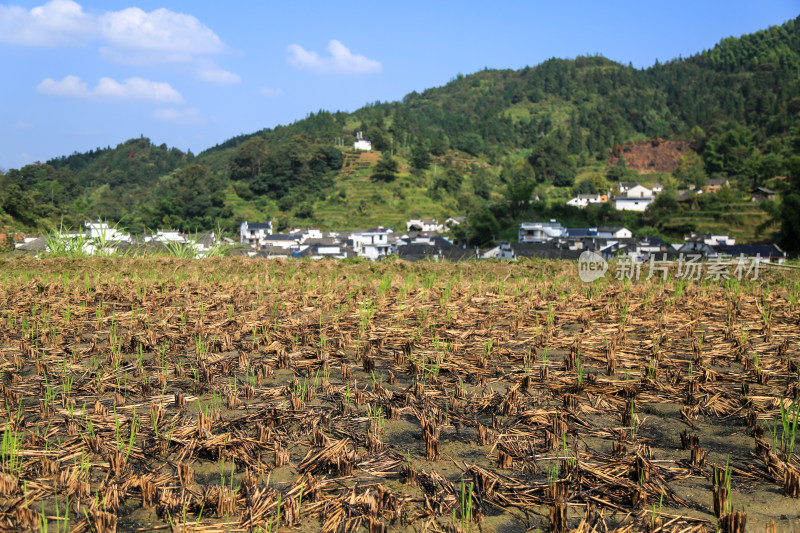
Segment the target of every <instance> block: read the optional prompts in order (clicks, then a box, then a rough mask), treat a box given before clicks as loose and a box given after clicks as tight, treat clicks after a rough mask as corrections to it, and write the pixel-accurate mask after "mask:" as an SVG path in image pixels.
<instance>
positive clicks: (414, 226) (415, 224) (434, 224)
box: [406, 218, 445, 233]
mask: <svg viewBox="0 0 800 533" xmlns="http://www.w3.org/2000/svg"><path fill="white" fill-rule="evenodd" d="M444 229H445V227H444V225H442V224H439V222H438V221H437V220H436V219H435V218H412V219H410V220H408V221H406V231H421V232H423V233H431V232H436V233H441V232H443V231H444Z"/></svg>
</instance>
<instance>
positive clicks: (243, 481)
mask: <svg viewBox="0 0 800 533" xmlns="http://www.w3.org/2000/svg"><path fill="white" fill-rule="evenodd" d="M798 297H800V287H799V286H798V276H797V274H796V271H794V270H780V271H775V272H773V271H770V272H768V273H764V272H763V271H762V273H761V279H760V280H758V281H756V282H741V283H736V282H731V283H722V282H714V281H706V282H702V283H700V282H697V283H684V282H680V281H672V280H668V281H666V282H656V281H655V280H651V281H649V282H645V281H641V282H635V283H620V282H617V281H613V280H609V281H603V282H596V283H594V284H582V283H581V282H580V281H579V280H578V277H577V270H576V267H575V264H574V263H556V262H522V263H520V264H505V263H461V264H431V263H417V264H405V263H394V264H363V263H362V264H342V263H333V262H320V263H308V262H279V261H254V260H242V259H220V260H202V261H179V260H174V259H164V258H156V259H152V258H151V259H105V260H103V259H91V260H74V261H73V260H41V261H37V260H32V259H21V260H20V259H14V260H6V261H3V262H2V263H0V301H2V304H3V307H2V315H1V316H0V365H2V372H3V380H2V385H1V387H2V394H3V397H4V401H3V402H1V403H2V407H0V418H1V419H2V428H1V429H0V431H2V435H3V441H2V450H0V467H2V474H0V529H2V530H4V531H10V530H20V531H23V530H38V529H41V530H45V527H46V528H47V530H49V531H63V530H68V531H92V530H93V531H98V532H108V531H114V530H118V531H133V530H139V531H147V530H154V529H162V530H169V529H171V530H173V531H208V532H211V531H269V530H273V531H275V530H278V529H280V530H288V529H289V528H295V529H300V530H303V531H318V530H321V531H355V530H368V531H370V532H374V531H386V530H392V531H395V530H397V531H401V530H402V531H405V530H408V531H422V530H431V531H470V530H471V531H524V530H526V529H536V528H539V529H541V530H547V529H549V530H555V531H565V530H567V529H570V530H578V531H583V532H588V531H611V530H614V531H640V530H647V531H651V532H654V531H675V532H677V531H710V530H714V529H715V528H716V527H717V523H718V521H719V524H720V527H721V529H722V530H723V531H744V527H745V524H744V521H745V520H746V525H747V528H748V530H761V529H762V528H764V527H765V526H767V527H772V526H773V525H774V526H775V527H776V528H777V530H778V531H780V530H785V529H789V528H790V527H793V524H792V523H791V520H790V518H791V517H792V516H795V517H796V516H797V515H798V510H800V506H798V503H797V502H798V500H796V499H795V498H797V497H798V495H800V484H799V481H798V480H799V479H800V475H799V474H798V466H797V465H798V462H797V456H796V455H795V454H794V450H793V449H792V447H791V442H790V439H789V438H788V435H787V437H786V438H782V430H781V422H780V406H784V407H785V409H791V405H792V400H793V399H794V398H795V397H797V395H798V364H797V363H796V361H795V359H797V358H798V355H799V354H798V345H797V340H798V331H800V326H799V325H798V317H799V316H800V315H798V311H799V309H798ZM776 417H777V420H778V423H777V426H775V427H774V435H773V433H772V432H771V430H772V428H773V422H774V421H775V420H776ZM765 426H769V428H770V429H767V430H765ZM773 437H774V438H773ZM726 466H727V468H726ZM773 521H774V524H771V522H773Z"/></svg>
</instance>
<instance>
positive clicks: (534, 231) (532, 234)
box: [518, 219, 567, 242]
mask: <svg viewBox="0 0 800 533" xmlns="http://www.w3.org/2000/svg"><path fill="white" fill-rule="evenodd" d="M566 235H567V228H565V227H564V226H562V225H561V224H559V223H558V222H556V221H555V219H551V220H550V222H522V223H521V224H520V225H519V236H518V239H519V242H546V241H549V240H550V239H557V238H559V237H566Z"/></svg>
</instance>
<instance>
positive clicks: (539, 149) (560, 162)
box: [528, 135, 575, 187]
mask: <svg viewBox="0 0 800 533" xmlns="http://www.w3.org/2000/svg"><path fill="white" fill-rule="evenodd" d="M528 162H529V163H530V165H531V167H532V168H533V172H534V174H535V176H536V181H538V182H539V183H542V182H544V181H552V182H553V185H555V186H556V187H569V186H570V185H572V182H573V181H574V179H575V165H574V163H573V162H572V160H571V159H570V157H569V153H568V152H567V148H566V146H564V143H563V142H562V141H561V140H559V139H557V138H556V137H555V136H552V135H548V136H546V137H542V138H540V139H539V140H538V141H536V143H534V145H533V148H532V149H531V155H529V156H528Z"/></svg>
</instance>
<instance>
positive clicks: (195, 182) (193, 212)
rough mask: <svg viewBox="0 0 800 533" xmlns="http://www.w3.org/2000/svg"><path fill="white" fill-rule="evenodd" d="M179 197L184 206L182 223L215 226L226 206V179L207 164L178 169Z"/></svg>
mask: <svg viewBox="0 0 800 533" xmlns="http://www.w3.org/2000/svg"><path fill="white" fill-rule="evenodd" d="M175 174H176V178H177V188H176V190H175V200H176V203H177V204H178V206H180V210H181V216H182V219H183V223H182V227H183V229H186V230H188V231H199V230H202V229H203V228H210V227H213V225H214V221H215V220H216V219H217V218H219V216H220V215H221V213H222V208H223V207H224V206H225V197H224V195H223V194H222V193H223V187H222V183H221V182H220V180H219V179H218V178H216V177H215V176H214V175H213V174H211V172H209V170H208V169H207V168H206V167H204V166H203V165H199V164H197V163H193V164H191V165H189V166H187V167H185V168H183V169H181V170H179V171H178V172H176V173H175Z"/></svg>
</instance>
